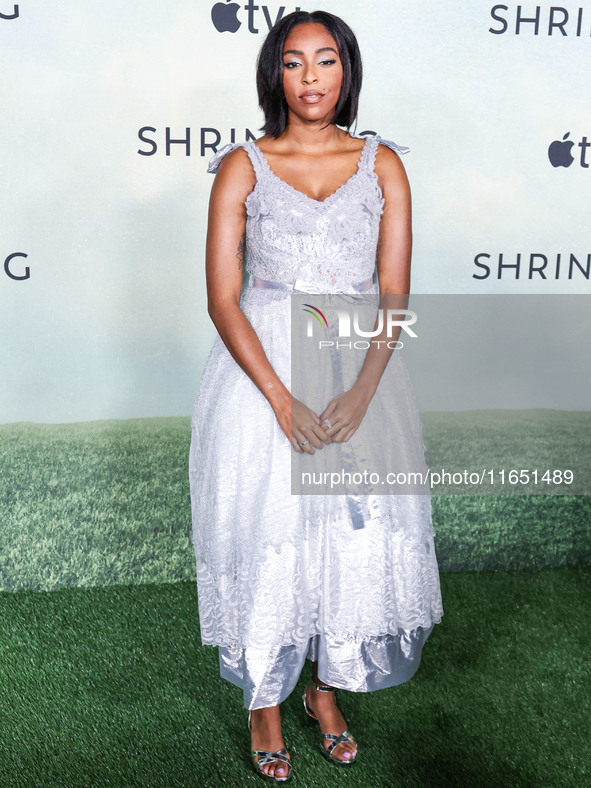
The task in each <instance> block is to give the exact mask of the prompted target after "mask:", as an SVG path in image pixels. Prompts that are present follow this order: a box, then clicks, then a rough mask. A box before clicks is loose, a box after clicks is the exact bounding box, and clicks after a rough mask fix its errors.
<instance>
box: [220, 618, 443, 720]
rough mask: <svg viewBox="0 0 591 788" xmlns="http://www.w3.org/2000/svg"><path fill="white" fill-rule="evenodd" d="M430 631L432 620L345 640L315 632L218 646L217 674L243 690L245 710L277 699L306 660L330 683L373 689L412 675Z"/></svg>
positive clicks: (284, 695)
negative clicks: (264, 643)
mask: <svg viewBox="0 0 591 788" xmlns="http://www.w3.org/2000/svg"><path fill="white" fill-rule="evenodd" d="M432 630H433V624H431V625H430V626H428V627H417V628H415V629H413V630H409V631H401V632H398V633H397V634H396V635H391V634H386V635H379V636H376V637H369V638H349V639H346V640H339V639H338V638H334V637H330V636H326V635H314V636H313V637H311V638H310V639H309V640H308V641H306V642H304V643H302V644H299V645H294V644H292V645H289V646H280V647H277V648H274V649H271V650H265V649H260V648H247V649H231V648H227V647H220V649H219V663H220V675H221V676H222V678H224V679H226V680H227V681H230V682H232V684H235V685H236V686H237V687H239V688H240V689H242V691H243V694H244V705H245V706H246V708H247V709H259V708H264V707H268V706H275V705H277V704H279V703H282V702H283V701H284V700H285V699H286V698H287V697H288V696H289V695H290V694H291V693H292V692H293V690H294V688H295V686H296V684H297V682H298V679H299V677H300V674H301V672H302V669H303V667H304V663H305V661H306V660H309V661H312V662H317V663H318V678H319V679H320V681H322V682H324V683H325V684H329V685H330V686H331V687H337V688H339V689H344V690H348V691H349V692H374V691H375V690H378V689H386V688H388V687H394V686H396V685H398V684H402V683H404V682H405V681H408V680H409V679H411V678H412V677H413V676H414V674H415V673H416V671H417V670H418V668H419V665H420V662H421V653H422V648H423V645H424V644H425V642H426V640H427V638H428V637H429V635H430V634H431V632H432Z"/></svg>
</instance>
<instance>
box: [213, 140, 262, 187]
mask: <svg viewBox="0 0 591 788" xmlns="http://www.w3.org/2000/svg"><path fill="white" fill-rule="evenodd" d="M255 184H256V175H255V171H254V168H253V166H252V162H251V160H250V156H249V155H248V153H247V151H246V150H245V149H244V147H243V146H242V145H240V146H238V147H237V148H235V149H234V150H233V151H230V153H227V154H226V155H225V156H224V158H223V159H222V160H221V162H220V164H219V167H218V171H217V173H216V177H215V188H216V191H220V190H223V191H231V192H233V193H234V194H235V196H236V198H237V199H240V200H241V201H244V200H245V199H246V197H247V196H248V195H249V194H250V192H251V191H252V190H253V189H254V187H255Z"/></svg>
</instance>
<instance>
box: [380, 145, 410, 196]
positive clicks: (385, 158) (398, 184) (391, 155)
mask: <svg viewBox="0 0 591 788" xmlns="http://www.w3.org/2000/svg"><path fill="white" fill-rule="evenodd" d="M374 169H375V172H376V174H377V176H378V182H379V185H380V187H381V189H382V191H383V192H384V194H386V192H393V191H399V190H400V189H403V190H407V189H408V188H409V184H408V178H407V176H406V170H405V169H404V164H403V163H402V161H401V160H400V156H399V155H398V154H397V153H396V152H395V151H393V150H392V149H391V148H389V147H388V146H387V145H383V144H381V143H380V144H378V149H377V152H376V160H375V167H374Z"/></svg>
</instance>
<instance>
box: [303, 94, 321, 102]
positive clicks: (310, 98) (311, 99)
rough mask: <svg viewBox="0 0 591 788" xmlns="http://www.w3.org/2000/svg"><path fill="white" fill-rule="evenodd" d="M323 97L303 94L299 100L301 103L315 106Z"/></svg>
mask: <svg viewBox="0 0 591 788" xmlns="http://www.w3.org/2000/svg"><path fill="white" fill-rule="evenodd" d="M323 95H324V94H323V93H304V95H303V96H300V98H301V99H302V101H305V102H306V104H316V102H317V101H320V99H321V98H322V96H323Z"/></svg>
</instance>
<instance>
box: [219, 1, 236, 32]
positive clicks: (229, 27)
mask: <svg viewBox="0 0 591 788" xmlns="http://www.w3.org/2000/svg"><path fill="white" fill-rule="evenodd" d="M239 8H240V6H239V5H238V3H228V2H226V4H224V3H216V4H215V5H214V6H213V7H212V9H211V21H212V22H213V24H214V27H215V29H216V30H217V31H218V33H224V32H225V31H228V32H230V33H235V32H236V31H237V30H238V28H239V27H240V25H241V24H242V22H240V21H238V17H237V13H238V9H239Z"/></svg>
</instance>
